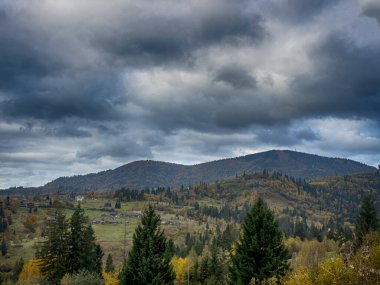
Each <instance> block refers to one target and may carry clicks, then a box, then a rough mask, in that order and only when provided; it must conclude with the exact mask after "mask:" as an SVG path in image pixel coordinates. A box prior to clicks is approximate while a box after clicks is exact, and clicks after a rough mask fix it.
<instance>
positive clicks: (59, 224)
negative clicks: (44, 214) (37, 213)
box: [39, 209, 69, 284]
mask: <svg viewBox="0 0 380 285" xmlns="http://www.w3.org/2000/svg"><path fill="white" fill-rule="evenodd" d="M68 230H69V225H68V222H67V220H66V216H65V215H64V214H63V212H62V210H61V209H57V210H56V212H55V214H54V216H53V217H52V219H51V220H49V222H48V224H47V229H46V233H47V239H46V241H45V242H44V244H43V246H42V249H41V253H40V257H41V259H40V262H39V267H40V268H39V270H40V271H41V274H42V275H43V276H44V277H45V279H46V280H47V281H48V282H50V283H51V284H59V282H60V280H61V278H62V277H63V276H64V275H65V273H66V271H67V253H68V251H67V249H68V239H69V231H68Z"/></svg>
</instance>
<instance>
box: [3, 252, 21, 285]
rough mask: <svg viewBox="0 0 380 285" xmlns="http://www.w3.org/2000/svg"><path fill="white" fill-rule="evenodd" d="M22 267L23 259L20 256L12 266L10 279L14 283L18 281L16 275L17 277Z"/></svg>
mask: <svg viewBox="0 0 380 285" xmlns="http://www.w3.org/2000/svg"><path fill="white" fill-rule="evenodd" d="M23 268H24V259H23V258H22V257H20V259H19V260H18V261H16V263H15V266H14V267H13V270H12V276H11V280H12V281H13V282H14V283H16V282H17V281H18V277H19V275H20V273H21V271H22V269H23ZM0 284H1V283H0Z"/></svg>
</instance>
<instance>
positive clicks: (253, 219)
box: [230, 198, 289, 285]
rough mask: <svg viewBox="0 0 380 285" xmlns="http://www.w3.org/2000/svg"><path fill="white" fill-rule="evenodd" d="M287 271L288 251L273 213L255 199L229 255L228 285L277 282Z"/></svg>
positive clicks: (264, 204) (259, 200) (262, 202)
mask: <svg viewBox="0 0 380 285" xmlns="http://www.w3.org/2000/svg"><path fill="white" fill-rule="evenodd" d="M288 270H289V264H288V251H287V250H286V248H285V247H284V244H283V241H282V233H281V231H280V229H279V227H278V224H277V222H276V221H275V219H274V215H273V212H272V211H271V210H270V209H269V208H268V206H267V204H266V203H265V202H264V200H262V199H261V198H259V199H257V201H256V202H255V204H254V205H253V207H252V208H251V211H250V212H248V213H247V215H246V217H245V219H244V223H243V224H242V236H241V237H240V240H239V242H238V243H237V245H236V250H235V254H232V255H231V266H230V283H231V284H244V285H245V284H249V283H250V282H251V280H252V279H254V280H255V281H256V282H263V281H265V280H268V279H270V278H271V277H276V278H278V279H279V278H281V277H282V276H284V275H285V274H286V272H287V271H288Z"/></svg>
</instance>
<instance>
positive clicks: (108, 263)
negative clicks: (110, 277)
mask: <svg viewBox="0 0 380 285" xmlns="http://www.w3.org/2000/svg"><path fill="white" fill-rule="evenodd" d="M114 270H115V266H114V265H113V260H112V255H111V254H110V253H109V254H108V255H107V260H106V268H105V272H107V273H110V272H113V271H114Z"/></svg>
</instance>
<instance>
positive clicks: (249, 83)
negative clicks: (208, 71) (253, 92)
mask: <svg viewBox="0 0 380 285" xmlns="http://www.w3.org/2000/svg"><path fill="white" fill-rule="evenodd" d="M215 80H216V81H222V82H225V83H227V84H229V85H231V86H232V87H233V88H235V89H245V88H255V87H256V84H257V82H256V78H255V77H253V76H251V75H250V74H249V73H248V72H247V71H246V70H244V69H243V68H240V67H238V66H226V67H223V68H222V69H221V70H219V71H218V72H217V74H216V77H215Z"/></svg>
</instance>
